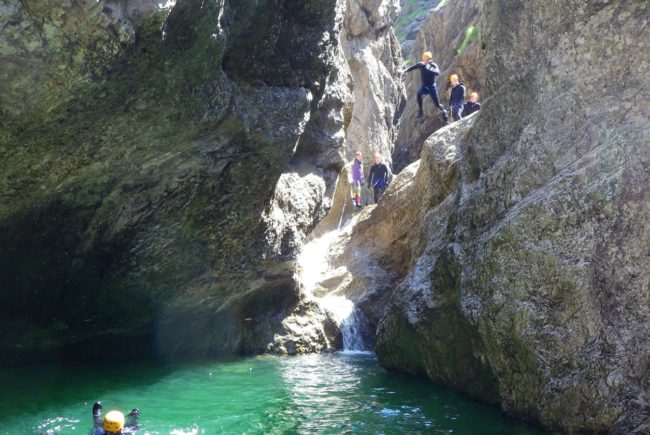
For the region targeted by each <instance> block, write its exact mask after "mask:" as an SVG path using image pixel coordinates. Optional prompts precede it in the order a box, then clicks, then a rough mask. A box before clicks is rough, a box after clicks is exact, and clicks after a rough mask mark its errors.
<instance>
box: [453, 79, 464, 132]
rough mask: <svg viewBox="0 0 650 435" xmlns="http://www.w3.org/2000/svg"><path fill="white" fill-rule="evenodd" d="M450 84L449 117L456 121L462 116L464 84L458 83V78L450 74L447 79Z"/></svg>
mask: <svg viewBox="0 0 650 435" xmlns="http://www.w3.org/2000/svg"><path fill="white" fill-rule="evenodd" d="M449 82H450V83H451V96H450V97H449V107H450V108H451V117H452V118H453V120H454V121H458V120H459V119H461V118H462V117H463V116H462V115H461V113H462V111H463V104H465V84H464V83H463V82H459V81H458V76H457V75H456V74H452V75H451V76H450V77H449Z"/></svg>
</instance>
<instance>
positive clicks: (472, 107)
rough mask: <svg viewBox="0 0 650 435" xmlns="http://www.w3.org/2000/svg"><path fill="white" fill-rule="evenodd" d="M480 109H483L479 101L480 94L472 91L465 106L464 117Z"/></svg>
mask: <svg viewBox="0 0 650 435" xmlns="http://www.w3.org/2000/svg"><path fill="white" fill-rule="evenodd" d="M479 110H481V103H479V102H478V94H477V93H476V92H472V93H471V94H469V101H468V102H467V103H465V105H464V106H463V113H462V115H463V118H464V117H466V116H469V115H471V114H472V113H474V112H478V111H479Z"/></svg>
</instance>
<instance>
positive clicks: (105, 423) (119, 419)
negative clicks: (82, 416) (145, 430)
mask: <svg viewBox="0 0 650 435" xmlns="http://www.w3.org/2000/svg"><path fill="white" fill-rule="evenodd" d="M139 415H140V410H139V409H138V408H133V409H132V410H131V412H130V413H129V414H128V415H127V417H128V421H126V420H125V418H124V414H122V413H121V412H120V411H110V412H108V413H107V414H106V415H105V416H104V418H102V403H101V402H95V404H94V405H93V424H94V427H93V432H92V434H93V435H120V434H127V433H135V431H136V430H137V429H139V428H140V425H139V424H138V416H139Z"/></svg>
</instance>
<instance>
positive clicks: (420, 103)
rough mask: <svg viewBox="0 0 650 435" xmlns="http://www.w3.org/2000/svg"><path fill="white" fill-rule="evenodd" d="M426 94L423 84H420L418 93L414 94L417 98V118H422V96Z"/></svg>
mask: <svg viewBox="0 0 650 435" xmlns="http://www.w3.org/2000/svg"><path fill="white" fill-rule="evenodd" d="M425 94H427V90H426V88H425V87H424V86H420V89H418V93H417V94H416V96H417V100H418V108H419V110H418V118H422V116H423V113H422V96H423V95H425Z"/></svg>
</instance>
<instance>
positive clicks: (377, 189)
mask: <svg viewBox="0 0 650 435" xmlns="http://www.w3.org/2000/svg"><path fill="white" fill-rule="evenodd" d="M374 157H375V164H374V165H372V166H371V167H370V173H369V174H368V179H369V180H370V181H369V183H370V186H372V190H373V192H374V194H375V204H377V203H378V202H379V198H381V195H382V194H383V193H384V191H385V190H386V188H387V187H388V183H390V178H391V175H392V174H391V172H390V169H389V168H388V165H386V164H385V163H384V162H382V157H381V155H379V154H375V156H374Z"/></svg>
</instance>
